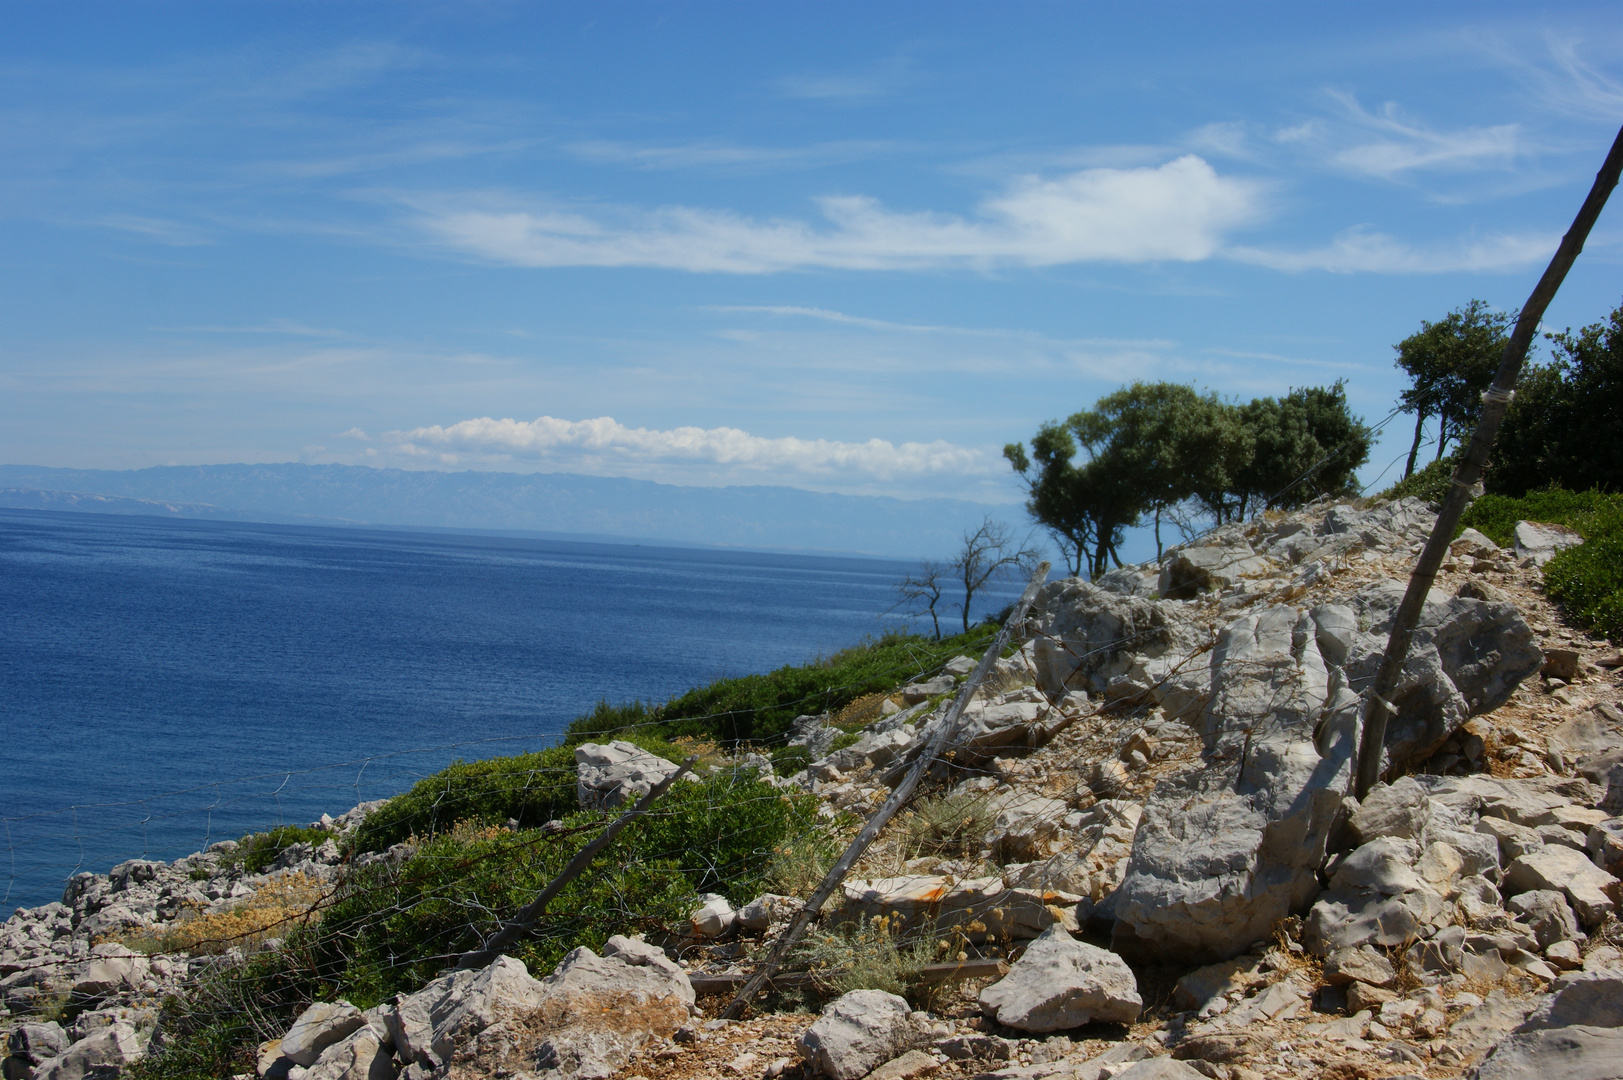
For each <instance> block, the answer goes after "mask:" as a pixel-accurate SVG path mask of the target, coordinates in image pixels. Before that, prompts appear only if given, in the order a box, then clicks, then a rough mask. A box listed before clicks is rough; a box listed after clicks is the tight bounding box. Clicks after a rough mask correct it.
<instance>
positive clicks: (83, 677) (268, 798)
mask: <svg viewBox="0 0 1623 1080" xmlns="http://www.w3.org/2000/svg"><path fill="white" fill-rule="evenodd" d="M906 569H907V567H906V566H905V565H903V564H900V563H896V562H891V561H887V560H878V559H862V558H825V557H816V556H798V555H779V554H765V553H754V552H734V551H717V550H710V549H684V548H663V547H653V546H638V545H634V544H624V545H620V544H604V543H584V542H567V541H554V540H536V539H511V538H497V537H487V536H473V535H447V534H425V533H406V532H385V531H368V530H349V529H324V528H304V527H297V526H281V525H253V524H237V523H220V522H198V521H176V520H169V519H160V518H137V517H116V516H110V515H96V514H67V513H47V512H38V511H25V510H4V509H0V764H3V772H0V823H3V826H4V833H3V834H0V845H3V846H0V903H4V904H5V905H6V907H7V908H9V907H11V906H17V905H30V906H31V905H36V904H41V903H45V902H47V901H49V900H54V899H59V898H60V896H61V892H62V883H63V881H64V879H66V878H67V877H68V876H70V875H71V874H73V873H74V872H76V871H78V870H96V871H105V870H106V869H107V867H108V866H110V865H112V864H113V863H115V862H118V861H121V860H123V859H126V858H132V857H136V856H145V857H149V858H165V859H173V858H176V857H178V856H181V855H184V854H187V853H189V852H192V851H196V850H198V849H199V848H200V847H202V846H204V845H205V844H207V843H209V842H212V841H213V840H219V839H224V838H235V837H238V836H241V835H242V834H243V833H245V832H249V831H254V830H258V829H264V828H266V827H268V826H270V825H274V824H277V823H279V822H291V823H297V824H304V823H307V822H309V821H311V820H312V819H314V818H316V817H319V816H320V815H321V814H322V813H323V812H328V813H333V814H338V813H341V812H343V811H344V810H347V809H348V808H349V807H351V806H353V805H355V804H356V803H357V802H360V801H361V800H363V799H375V798H382V797H385V796H388V795H392V794H395V793H397V792H399V791H401V790H403V789H404V788H406V787H408V786H410V784H411V783H412V782H414V781H415V780H416V779H418V778H420V777H422V776H424V775H427V774H429V773H432V772H435V771H437V770H438V769H440V768H442V767H444V765H445V764H446V763H447V762H449V761H451V760H453V759H455V758H458V757H460V758H465V759H470V760H471V759H475V758H483V757H492V756H495V755H498V754H509V753H518V752H521V751H526V750H533V749H539V748H540V747H542V746H545V745H550V744H551V743H552V742H554V741H556V736H557V734H558V733H559V732H560V731H562V729H563V728H564V726H565V725H567V724H568V723H569V721H570V720H572V719H574V718H575V717H576V716H579V715H580V714H581V713H583V712H585V711H587V710H589V709H590V708H591V706H592V704H593V703H594V702H596V701H598V700H599V699H602V698H607V699H608V700H610V701H614V702H620V701H627V700H630V699H642V700H649V701H656V702H657V701H664V700H667V699H669V698H670V697H671V696H673V695H674V694H677V693H679V692H681V691H683V690H686V689H687V688H689V687H691V686H695V685H698V684H701V683H705V682H708V681H710V680H712V679H715V678H718V677H721V676H727V675H738V674H743V673H747V672H757V671H768V670H771V669H773V668H776V667H780V666H782V665H784V664H792V663H801V662H804V661H806V660H808V659H810V658H812V657H814V656H816V655H818V654H820V653H828V652H832V651H834V650H836V649H839V648H842V647H844V646H847V645H851V644H853V643H855V642H857V641H859V640H860V639H861V638H862V637H863V636H864V635H866V634H871V633H876V632H878V631H880V630H881V629H883V626H884V624H883V623H882V621H881V618H882V613H883V612H884V611H885V610H886V609H887V608H888V607H889V606H890V605H891V604H892V603H893V601H894V597H895V594H894V591H893V589H894V585H895V582H896V580H897V579H898V578H899V577H900V576H901V574H902V573H904V572H905V571H906ZM1006 602H1007V599H1006V598H1002V597H991V598H989V604H988V606H989V607H990V606H992V604H993V603H1006Z"/></svg>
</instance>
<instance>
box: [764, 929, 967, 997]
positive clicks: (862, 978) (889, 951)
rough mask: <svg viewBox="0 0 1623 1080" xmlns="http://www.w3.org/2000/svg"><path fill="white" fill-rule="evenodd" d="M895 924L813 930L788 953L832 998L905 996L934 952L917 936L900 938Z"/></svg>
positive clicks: (930, 946) (927, 941)
mask: <svg viewBox="0 0 1623 1080" xmlns="http://www.w3.org/2000/svg"><path fill="white" fill-rule="evenodd" d="M900 921H901V920H900V917H897V916H891V915H876V916H874V917H873V918H872V919H869V920H867V921H862V920H856V921H852V922H845V923H840V924H837V925H834V926H832V927H829V928H825V929H820V930H814V931H812V932H811V933H809V934H807V935H806V937H805V938H804V939H802V940H801V942H800V944H799V945H797V946H796V947H795V950H794V953H793V954H792V955H793V956H794V957H795V959H796V960H797V961H798V962H799V963H801V964H804V965H805V966H806V969H807V970H808V971H810V972H812V973H813V974H814V975H818V976H820V981H821V982H823V983H825V984H826V985H827V986H828V987H829V989H830V990H832V991H833V992H834V993H836V994H845V993H849V992H850V991H852V990H884V991H886V992H888V993H892V994H898V995H906V994H908V993H909V992H910V991H913V990H915V989H916V988H917V983H918V977H919V972H920V971H922V970H923V969H924V967H925V965H927V964H929V963H930V961H931V960H933V959H935V953H936V951H937V950H936V949H935V948H933V947H932V945H931V942H930V940H929V939H928V938H927V936H926V935H923V934H918V935H913V936H912V940H905V939H904V936H903V934H902V932H901V928H900V925H899V924H900Z"/></svg>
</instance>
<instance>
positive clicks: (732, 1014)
mask: <svg viewBox="0 0 1623 1080" xmlns="http://www.w3.org/2000/svg"><path fill="white" fill-rule="evenodd" d="M1047 577H1048V564H1047V563H1046V562H1045V563H1042V564H1041V565H1039V566H1038V567H1037V572H1036V573H1034V574H1032V575H1031V582H1030V583H1029V584H1027V585H1026V591H1025V592H1024V593H1022V594H1021V595H1020V602H1019V603H1017V604H1015V606H1014V610H1013V611H1012V612H1010V613H1009V617H1008V618H1007V619H1006V620H1004V623H1003V629H1001V630H999V631H998V635H997V638H996V639H995V640H994V641H993V642H992V644H991V646H990V647H988V648H987V650H986V652H985V654H984V655H982V656H981V662H980V663H979V664H977V665H976V666H975V670H974V671H973V672H971V673H970V676H969V678H968V679H967V680H965V682H964V685H963V686H962V687H961V688H960V689H959V691H958V696H957V697H955V698H953V700H952V705H951V706H950V707H948V709H947V715H946V716H944V717H942V718H941V724H940V726H939V727H937V728H936V732H935V734H934V735H933V736H931V738H930V741H929V743H928V744H926V746H925V748H924V752H923V753H921V754H920V755H919V759H918V761H916V762H914V763H913V768H912V770H911V771H909V772H908V774H907V777H906V779H904V780H903V781H902V782H901V784H900V785H899V786H898V787H897V788H896V790H894V791H892V792H891V794H890V798H888V799H886V800H885V804H884V805H883V806H881V807H880V808H879V809H878V811H876V812H875V813H874V816H873V817H871V818H869V819H868V823H867V824H866V825H864V826H863V827H862V831H861V832H860V833H858V834H857V838H856V839H855V840H853V841H851V845H850V846H849V847H847V848H846V849H845V854H844V855H841V856H840V860H839V862H836V863H835V864H834V867H833V869H831V870H830V871H829V872H828V875H827V876H826V877H824V878H823V883H822V884H821V885H819V886H817V891H816V892H814V893H812V894H811V897H810V899H808V900H807V901H806V906H805V907H803V908H801V909H800V913H799V914H797V915H796V916H795V917H794V919H793V920H792V921H791V922H790V923H789V925H788V927H787V928H785V930H784V931H783V935H782V936H781V937H779V938H778V940H777V944H775V945H774V946H773V947H772V951H771V952H770V953H769V954H767V957H766V959H765V960H763V961H761V966H760V967H758V968H756V969H755V974H753V975H751V976H750V977H749V981H748V982H746V983H745V984H744V985H743V987H742V988H741V989H740V990H739V991H738V993H737V995H736V996H734V998H733V1000H732V1001H731V1002H729V1003H728V1005H727V1008H726V1009H725V1010H724V1011H723V1012H722V1014H721V1015H722V1016H723V1017H724V1018H726V1019H728V1020H736V1019H738V1017H739V1016H740V1015H742V1014H743V1012H744V1009H745V1008H746V1007H747V1006H748V1005H749V1004H750V1003H751V1002H753V1001H754V1000H755V995H756V994H758V993H759V992H760V990H761V987H763V986H765V985H766V981H767V980H768V979H770V978H771V977H772V973H773V972H775V971H777V970H778V967H779V965H781V964H782V963H783V958H784V957H785V956H787V955H789V950H790V949H792V948H794V946H795V942H797V941H799V940H800V938H801V936H802V935H803V934H805V932H806V928H807V927H809V926H810V925H811V921H812V919H814V918H816V917H817V913H818V912H819V911H821V910H822V907H823V905H824V904H825V903H827V902H828V898H829V897H830V896H832V895H833V894H834V890H835V889H837V888H839V887H840V882H842V881H844V880H845V875H846V874H848V873H850V872H851V867H852V866H854V865H856V861H857V860H858V859H860V858H861V857H862V853H863V852H864V851H867V850H868V845H869V844H872V843H873V842H874V839H875V838H876V837H878V835H879V831H880V830H881V829H883V828H884V827H885V825H886V823H887V822H889V821H890V819H891V818H893V817H895V816H896V812H897V811H898V810H900V809H901V808H902V807H903V806H905V805H907V801H908V800H909V799H911V798H912V797H913V792H914V791H915V790H916V789H917V788H918V786H919V781H920V780H921V779H923V777H924V771H925V770H926V769H928V768H929V767H930V763H931V762H932V761H934V760H935V759H936V757H937V756H938V755H939V754H940V753H941V751H942V750H944V749H946V746H947V742H948V740H950V739H951V738H952V736H953V735H954V734H956V729H957V727H958V718H959V717H961V716H962V715H963V713H964V707H965V706H967V705H968V704H969V699H970V698H972V697H974V696H975V691H976V690H977V689H978V688H979V687H980V684H981V680H983V679H985V678H986V675H987V672H989V671H991V670H992V665H993V664H995V663H996V662H997V659H998V656H999V655H1000V654H1001V653H1002V652H1003V646H1004V645H1006V644H1008V641H1009V637H1010V636H1011V635H1012V634H1013V632H1014V628H1015V627H1016V626H1018V625H1019V624H1020V623H1021V622H1022V621H1024V619H1025V617H1026V610H1027V609H1028V608H1030V607H1031V602H1032V600H1034V599H1036V596H1037V590H1038V589H1040V588H1041V587H1042V584H1043V581H1044V580H1045V579H1046V578H1047Z"/></svg>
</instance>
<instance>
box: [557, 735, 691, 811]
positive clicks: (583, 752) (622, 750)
mask: <svg viewBox="0 0 1623 1080" xmlns="http://www.w3.org/2000/svg"><path fill="white" fill-rule="evenodd" d="M678 768H679V766H678V765H677V764H676V763H675V762H671V761H666V760H665V759H664V758H662V757H659V756H658V755H656V754H650V753H649V752H648V751H646V750H644V749H643V748H642V747H640V746H636V745H634V744H632V743H628V742H624V741H622V740H620V739H616V740H615V741H614V742H611V743H581V744H580V745H579V746H577V747H575V776H576V784H575V795H576V798H578V799H579V801H580V805H581V808H582V809H585V810H597V809H612V808H614V807H616V806H619V805H621V804H622V803H632V802H636V801H637V800H638V799H640V798H642V797H643V796H644V795H646V794H648V792H649V790H650V789H651V788H653V786H654V785H655V784H657V783H659V782H660V781H661V780H664V779H665V778H666V777H667V776H670V775H671V774H672V773H674V772H675V771H676V770H677V769H678ZM688 775H689V776H690V777H691V776H692V774H691V773H689V774H688Z"/></svg>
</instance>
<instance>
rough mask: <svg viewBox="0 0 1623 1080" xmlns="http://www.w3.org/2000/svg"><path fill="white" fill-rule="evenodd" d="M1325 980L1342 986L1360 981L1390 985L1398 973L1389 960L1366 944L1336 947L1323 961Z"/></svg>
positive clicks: (1395, 979)
mask: <svg viewBox="0 0 1623 1080" xmlns="http://www.w3.org/2000/svg"><path fill="white" fill-rule="evenodd" d="M1324 978H1325V981H1326V982H1329V983H1331V984H1334V985H1338V986H1344V985H1346V984H1348V983H1353V982H1361V983H1367V984H1369V985H1370V986H1391V985H1392V984H1393V983H1395V982H1396V981H1397V978H1398V973H1397V971H1396V969H1394V968H1393V967H1392V963H1391V961H1389V960H1387V958H1386V957H1385V956H1383V955H1381V953H1380V952H1379V951H1377V950H1376V949H1374V948H1372V947H1370V946H1368V945H1360V946H1357V947H1349V948H1342V949H1337V950H1336V951H1334V952H1332V953H1331V954H1330V955H1329V956H1328V957H1326V958H1325V961H1324Z"/></svg>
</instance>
